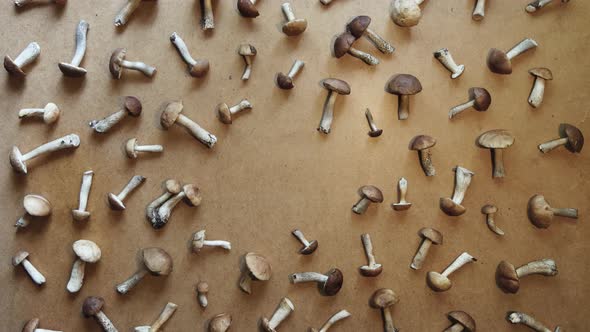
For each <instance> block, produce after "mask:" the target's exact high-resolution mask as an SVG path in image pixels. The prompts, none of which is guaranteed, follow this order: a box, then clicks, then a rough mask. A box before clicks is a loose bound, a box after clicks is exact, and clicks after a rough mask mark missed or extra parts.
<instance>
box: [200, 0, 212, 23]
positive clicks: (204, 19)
mask: <svg viewBox="0 0 590 332" xmlns="http://www.w3.org/2000/svg"><path fill="white" fill-rule="evenodd" d="M201 4H202V7H201V10H202V12H201V29H203V30H209V29H213V28H215V18H214V17H213V6H212V5H211V0H201Z"/></svg>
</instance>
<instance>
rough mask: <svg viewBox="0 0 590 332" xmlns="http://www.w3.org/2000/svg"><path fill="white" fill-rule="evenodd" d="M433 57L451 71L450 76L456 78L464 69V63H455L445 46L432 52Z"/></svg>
mask: <svg viewBox="0 0 590 332" xmlns="http://www.w3.org/2000/svg"><path fill="white" fill-rule="evenodd" d="M434 57H435V58H436V59H437V60H438V61H439V62H440V63H441V64H442V65H443V66H444V67H445V68H446V69H447V70H448V71H450V72H451V78H457V77H459V76H461V74H463V71H464V70H465V66H464V65H457V63H456V62H455V60H454V59H453V56H452V55H451V52H449V50H448V49H446V48H441V49H440V50H438V51H436V52H434Z"/></svg>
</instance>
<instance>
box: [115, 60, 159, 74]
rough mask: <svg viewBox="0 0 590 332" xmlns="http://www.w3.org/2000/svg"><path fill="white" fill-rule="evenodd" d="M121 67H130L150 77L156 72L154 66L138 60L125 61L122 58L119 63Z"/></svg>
mask: <svg viewBox="0 0 590 332" xmlns="http://www.w3.org/2000/svg"><path fill="white" fill-rule="evenodd" d="M120 65H121V67H123V68H127V69H131V70H138V71H140V72H142V73H143V74H144V75H145V76H148V77H152V76H154V74H155V73H156V68H155V67H152V66H149V65H147V64H145V63H143V62H139V61H127V60H122V61H121V63H120Z"/></svg>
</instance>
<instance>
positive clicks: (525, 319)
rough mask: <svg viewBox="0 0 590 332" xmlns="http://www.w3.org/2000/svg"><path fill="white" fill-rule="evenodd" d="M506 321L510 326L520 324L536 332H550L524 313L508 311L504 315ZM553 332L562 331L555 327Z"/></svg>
mask: <svg viewBox="0 0 590 332" xmlns="http://www.w3.org/2000/svg"><path fill="white" fill-rule="evenodd" d="M506 320H507V321H508V322H510V323H512V324H522V325H524V326H527V327H529V328H530V329H531V330H534V331H537V332H551V329H550V328H548V327H546V326H545V325H543V323H541V322H539V321H538V320H536V319H535V318H534V317H532V316H530V315H527V314H525V313H524V312H518V311H508V312H507V313H506ZM553 332H563V330H562V328H561V327H560V326H557V327H555V330H553Z"/></svg>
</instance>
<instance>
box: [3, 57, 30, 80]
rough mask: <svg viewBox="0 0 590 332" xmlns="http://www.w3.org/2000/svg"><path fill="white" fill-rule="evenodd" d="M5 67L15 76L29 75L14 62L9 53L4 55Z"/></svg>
mask: <svg viewBox="0 0 590 332" xmlns="http://www.w3.org/2000/svg"><path fill="white" fill-rule="evenodd" d="M4 69H6V71H7V72H8V73H9V74H12V75H15V76H21V77H22V76H26V75H27V74H26V73H25V72H24V71H23V70H22V69H20V67H19V66H17V65H16V63H14V60H12V58H11V57H10V56H8V55H5V56H4Z"/></svg>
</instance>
